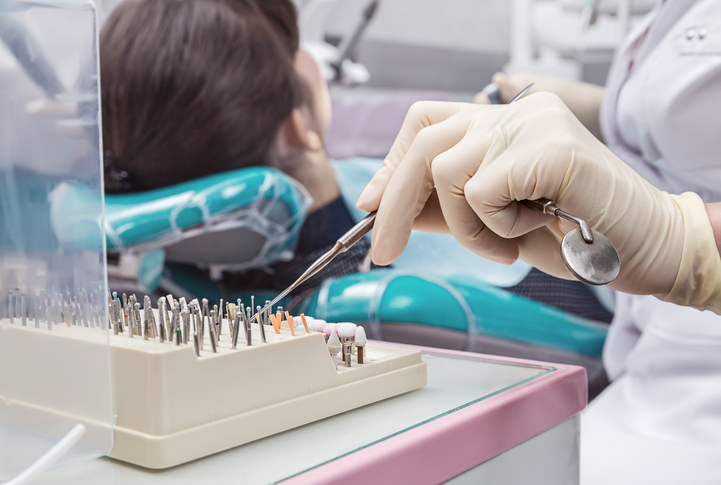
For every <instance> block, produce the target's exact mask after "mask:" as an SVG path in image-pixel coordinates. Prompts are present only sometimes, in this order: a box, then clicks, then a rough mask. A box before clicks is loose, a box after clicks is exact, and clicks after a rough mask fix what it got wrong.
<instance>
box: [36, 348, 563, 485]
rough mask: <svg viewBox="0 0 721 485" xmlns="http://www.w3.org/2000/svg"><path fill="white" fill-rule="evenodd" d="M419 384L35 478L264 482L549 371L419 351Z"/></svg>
mask: <svg viewBox="0 0 721 485" xmlns="http://www.w3.org/2000/svg"><path fill="white" fill-rule="evenodd" d="M423 360H424V361H425V362H426V363H427V364H428V384H427V385H426V387H424V388H422V389H417V390H415V391H412V392H409V393H406V394H403V395H400V396H396V397H393V398H390V399H386V400H384V401H380V402H377V403H374V404H370V405H368V406H365V407H362V408H359V409H355V410H352V411H348V412H345V413H343V414H339V415H337V416H332V417H330V418H326V419H324V420H321V421H317V422H315V423H311V424H307V425H305V426H301V427H299V428H295V429H292V430H289V431H286V432H284V433H281V434H277V435H274V436H269V437H267V438H264V439H261V440H258V441H254V442H252V443H248V444H246V445H243V446H239V447H236V448H232V449H230V450H226V451H224V452H221V453H217V454H215V455H211V456H208V457H205V458H202V459H199V460H196V461H193V462H190V463H186V464H184V465H179V466H177V467H173V468H169V469H167V470H148V469H145V468H141V467H138V466H134V465H130V464H127V463H124V462H120V461H117V460H112V459H109V458H101V459H97V460H92V461H90V462H87V463H84V464H80V465H76V466H72V467H67V468H61V469H59V470H55V471H53V472H50V473H47V474H45V475H43V476H41V477H40V479H39V480H38V481H37V483H38V484H45V485H47V484H54V483H75V484H79V485H83V484H85V483H87V484H91V483H92V484H126V483H128V484H129V483H132V484H139V485H142V484H146V483H153V484H179V483H205V484H231V483H233V484H235V483H243V484H267V483H277V482H280V481H283V480H286V479H288V478H290V477H293V476H295V475H298V474H300V473H303V472H305V471H308V470H310V469H313V468H315V467H318V466H321V465H323V464H325V463H328V462H330V461H333V460H336V459H338V458H341V457H343V456H345V455H347V454H349V453H353V452H355V451H358V450H360V449H363V448H365V447H368V446H371V445H373V444H375V443H378V442H380V441H383V440H386V439H388V438H391V437H393V436H396V435H398V434H400V433H403V432H405V431H408V430H410V429H413V428H415V427H418V426H421V425H423V424H424V423H427V422H430V421H433V420H435V419H438V418H440V417H443V416H445V415H447V414H450V413H453V412H455V411H458V410H460V409H463V408H465V407H467V406H470V405H472V404H475V403H477V402H479V401H482V400H484V399H486V398H489V397H491V396H494V395H496V394H498V393H500V392H503V391H505V390H508V389H511V388H514V387H516V386H519V385H521V384H523V383H525V382H528V381H530V380H532V379H535V378H538V377H540V376H542V375H545V374H548V373H550V372H554V371H555V370H556V369H555V368H554V367H550V366H541V365H532V364H522V363H515V362H505V361H503V360H502V359H501V360H491V359H485V358H483V357H482V356H479V355H474V354H468V355H467V356H466V355H461V356H459V355H449V354H444V353H442V352H438V353H437V352H434V351H432V350H424V351H423Z"/></svg>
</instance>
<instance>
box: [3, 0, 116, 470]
mask: <svg viewBox="0 0 721 485" xmlns="http://www.w3.org/2000/svg"><path fill="white" fill-rule="evenodd" d="M96 25H97V23H96V15H95V7H94V5H93V3H92V2H91V1H88V0H82V1H81V0H37V1H20V0H3V1H2V2H0V481H4V480H7V479H9V478H12V477H13V476H15V475H17V474H18V473H19V472H21V471H22V470H24V469H25V468H26V467H27V466H28V465H30V464H31V463H33V462H34V461H35V460H36V459H37V458H39V457H40V456H41V455H43V454H44V453H45V452H46V451H48V450H49V449H51V448H52V447H53V446H54V445H55V444H56V443H57V442H58V441H59V440H60V439H61V438H62V437H63V436H65V435H66V433H68V432H69V431H70V430H71V429H73V428H74V427H75V426H76V425H77V424H82V425H84V427H85V432H84V434H83V436H82V438H81V439H80V440H79V441H78V442H77V443H76V444H75V445H74V446H73V447H72V448H71V449H70V451H69V452H67V453H66V454H65V455H64V456H63V457H62V458H61V459H60V460H59V461H58V462H57V463H56V465H60V464H64V463H68V462H76V461H80V460H85V459H89V458H92V457H96V456H100V455H104V454H107V453H108V452H109V451H110V449H111V447H112V428H111V423H112V406H111V404H112V402H111V392H110V351H109V344H108V332H107V313H106V312H107V310H106V307H107V284H106V271H105V245H104V236H103V232H102V213H103V197H102V167H101V155H100V153H101V136H100V111H99V108H100V107H99V84H98V81H99V79H98V51H97V27H96ZM75 190H83V191H84V194H88V193H90V194H92V197H84V198H83V200H82V204H76V205H75V206H74V207H72V208H67V206H64V207H63V209H62V210H59V209H58V208H57V205H58V204H57V201H58V200H59V199H63V200H67V197H68V194H72V192H73V191H75ZM77 221H83V222H82V224H78V222H77Z"/></svg>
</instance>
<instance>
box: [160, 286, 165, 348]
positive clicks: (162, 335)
mask: <svg viewBox="0 0 721 485" xmlns="http://www.w3.org/2000/svg"><path fill="white" fill-rule="evenodd" d="M164 306H165V298H163V297H162V296H161V297H160V298H158V320H160V343H161V344H162V343H165V335H166V333H165V318H164V316H163V313H164V310H165V309H164V308H163V307H164Z"/></svg>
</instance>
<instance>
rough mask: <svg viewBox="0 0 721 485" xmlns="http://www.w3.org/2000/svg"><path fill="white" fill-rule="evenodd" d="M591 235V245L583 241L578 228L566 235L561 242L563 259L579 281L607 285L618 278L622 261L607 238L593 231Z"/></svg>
mask: <svg viewBox="0 0 721 485" xmlns="http://www.w3.org/2000/svg"><path fill="white" fill-rule="evenodd" d="M591 234H593V242H591V243H588V242H586V241H585V240H584V239H583V236H582V234H581V229H580V228H578V227H577V228H576V229H573V230H572V231H570V232H569V233H568V234H566V235H565V236H564V237H563V240H562V241H561V257H562V258H563V262H564V263H565V264H566V268H568V270H569V271H570V272H571V273H573V275H574V276H575V277H576V278H578V279H579V280H581V281H583V282H584V283H586V284H589V285H594V286H600V285H607V284H609V283H610V282H612V281H613V280H615V279H616V277H617V276H618V273H619V271H620V270H621V259H620V258H619V256H618V251H616V248H615V246H614V245H613V243H611V241H609V240H608V238H607V237H606V236H604V235H603V234H601V233H600V232H598V231H594V230H593V229H591Z"/></svg>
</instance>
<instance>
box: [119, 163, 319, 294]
mask: <svg viewBox="0 0 721 485" xmlns="http://www.w3.org/2000/svg"><path fill="white" fill-rule="evenodd" d="M309 205H310V197H309V196H308V195H307V193H306V192H305V189H303V187H301V186H300V185H299V184H298V183H297V182H295V181H294V180H293V179H291V178H290V177H288V176H287V175H285V174H283V173H282V172H279V171H277V170H274V169H271V168H267V167H252V168H246V169H240V170H235V171H230V172H225V173H219V174H215V175H211V176H208V177H203V178H200V179H197V180H192V181H188V182H184V183H181V184H178V185H175V186H172V187H165V188H162V189H157V190H151V191H147V192H140V193H132V194H122V195H112V194H108V195H106V196H105V232H106V241H107V248H108V278H109V285H110V287H111V288H113V289H114V290H116V291H140V292H153V291H156V290H157V289H158V288H159V287H161V288H162V290H163V291H173V292H175V293H178V294H179V295H197V294H201V295H202V296H207V297H209V298H210V297H212V296H213V295H212V294H207V293H206V292H208V291H210V290H211V289H213V288H214V287H215V285H214V284H212V282H210V281H207V277H206V278H203V277H202V276H201V273H196V272H194V271H193V269H195V268H202V269H205V270H208V273H209V274H210V275H214V274H218V275H219V274H220V273H221V272H222V271H243V270H249V269H254V268H259V267H262V266H264V265H268V264H271V263H273V262H275V261H279V260H288V259H290V258H291V257H292V255H293V248H294V245H295V242H296V240H297V238H298V233H299V231H300V227H301V224H302V222H303V218H304V217H305V214H306V211H307V209H308V207H309ZM188 274H190V275H194V276H193V277H188V276H187V275H188ZM173 275H175V277H173ZM184 275H185V277H184ZM204 279H205V281H204ZM216 292H217V290H216V291H215V292H212V291H211V293H216Z"/></svg>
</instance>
